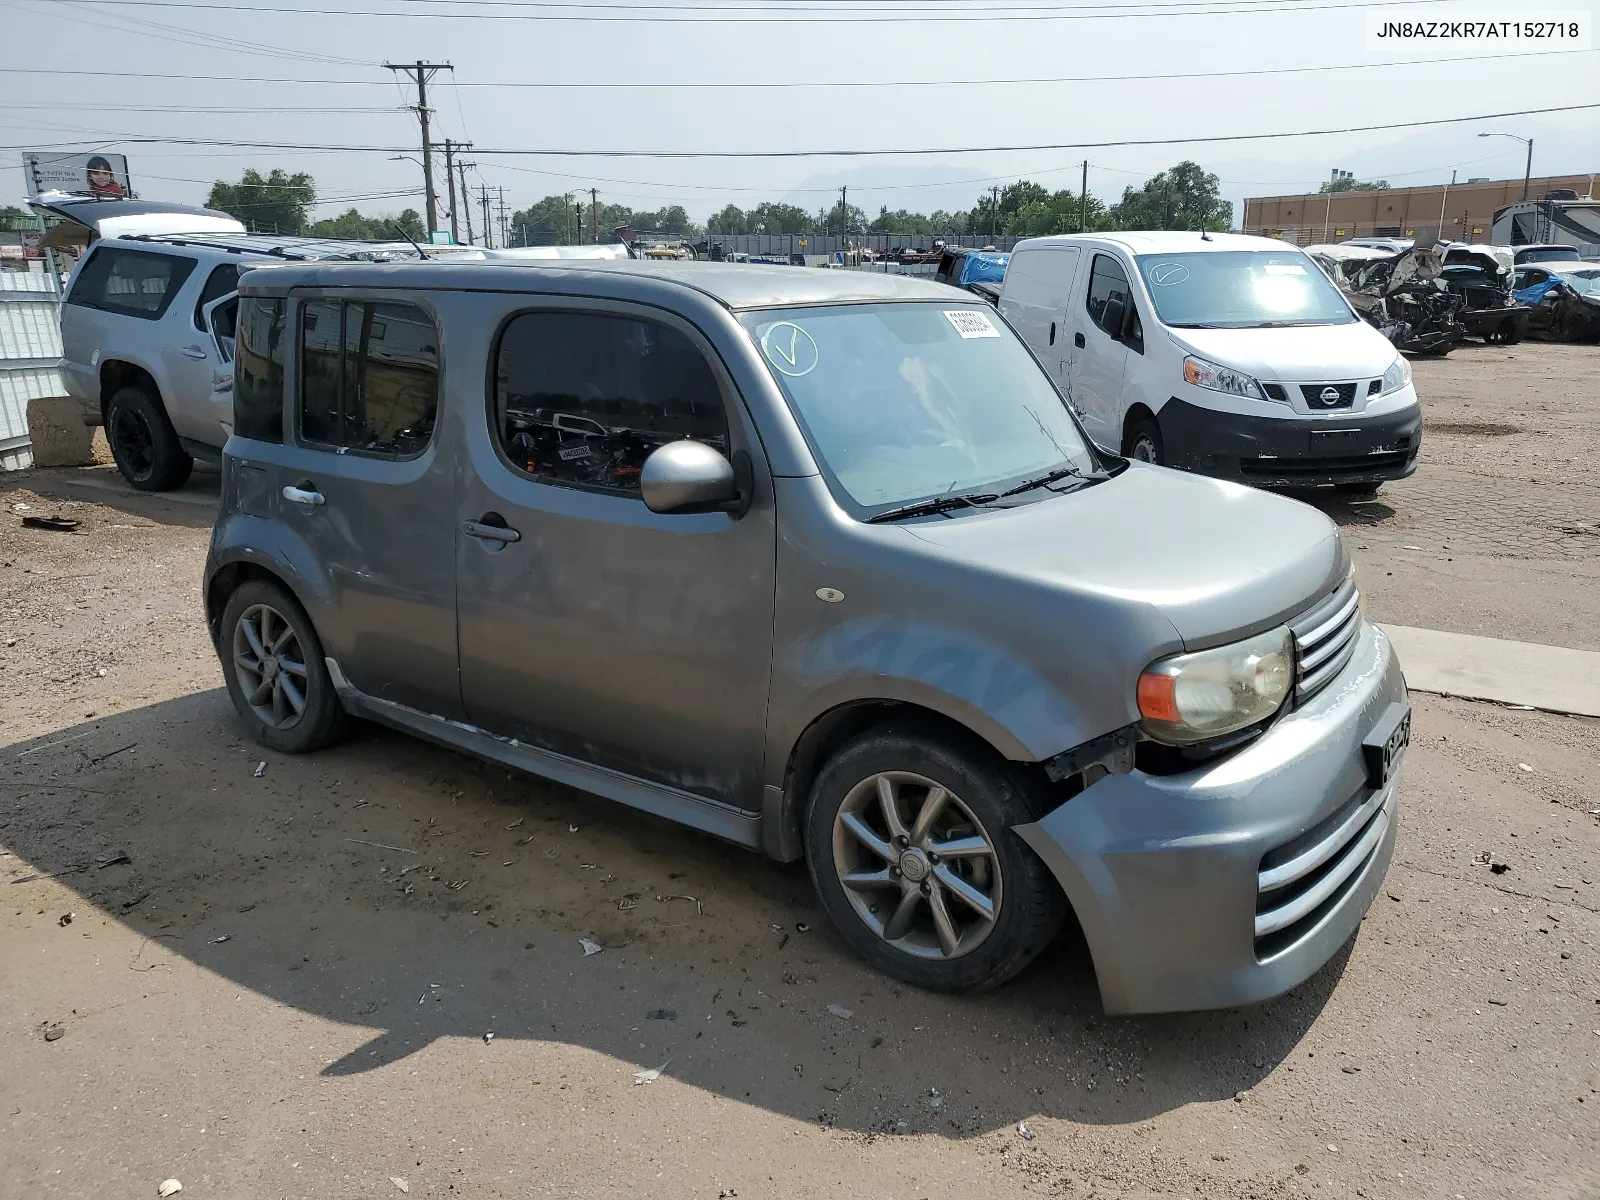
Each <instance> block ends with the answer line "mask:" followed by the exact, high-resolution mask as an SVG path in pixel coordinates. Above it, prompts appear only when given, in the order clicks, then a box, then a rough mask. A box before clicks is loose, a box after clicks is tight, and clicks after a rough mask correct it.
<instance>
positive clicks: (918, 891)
mask: <svg viewBox="0 0 1600 1200" xmlns="http://www.w3.org/2000/svg"><path fill="white" fill-rule="evenodd" d="M1029 793H1030V789H1029V788H1028V786H1027V783H1026V781H1025V780H1023V779H1022V778H1021V777H1020V776H1019V775H1017V774H1016V773H1015V772H1013V771H1012V770H1010V769H1009V768H1008V767H1007V766H1006V764H1004V763H1002V762H1000V761H998V760H994V759H992V758H991V757H990V756H989V755H987V754H985V753H982V752H979V751H974V750H969V749H968V748H967V747H965V746H958V745H951V744H950V743H949V739H948V738H941V739H938V740H935V739H933V738H929V737H927V736H924V735H922V734H920V733H918V732H916V731H913V730H904V729H884V730H875V731H872V732H869V733H866V734H864V735H862V736H861V737H859V738H857V739H856V740H855V741H853V742H851V743H849V744H848V745H847V746H845V748H844V749H843V750H841V751H840V752H839V753H838V754H837V755H835V756H834V758H833V759H832V760H830V761H829V763H828V764H827V766H826V767H824V768H823V770H822V772H821V774H820V775H819V776H818V778H817V783H816V786H815V788H814V789H813V791H812V796H811V805H810V809H809V812H808V815H807V822H806V825H807V828H806V834H807V836H806V860H807V864H808V865H809V867H810V869H811V879H812V882H813V883H814V884H815V885H816V889H817V893H818V895H819V896H820V897H821V899H822V904H823V907H824V908H825V909H826V910H827V913H828V916H829V917H830V918H831V919H832V921H833V924H834V926H835V927H836V928H837V929H838V931H839V932H840V934H841V935H843V937H844V939H845V941H847V942H849V943H850V945H851V947H852V948H853V949H854V950H855V951H856V953H858V954H859V955H861V957H862V958H864V959H866V960H867V962H868V963H870V964H871V965H872V966H874V967H876V968H877V969H878V970H880V971H883V972H884V973H885V974H887V975H892V976H894V977H895V978H897V979H902V980H904V981H905V982H907V983H910V984H913V985H915V986H917V987H923V988H929V989H932V990H934V991H952V992H953V991H974V990H979V989H983V988H990V987H995V986H997V985H999V984H1001V983H1004V982H1005V981H1006V980H1007V979H1010V978H1011V977H1012V976H1013V975H1015V974H1016V973H1017V972H1018V971H1020V970H1022V968H1023V967H1025V966H1027V965H1028V963H1030V962H1032V961H1033V959H1034V958H1035V957H1037V955H1038V954H1039V953H1040V951H1042V950H1043V949H1044V948H1045V946H1046V945H1048V944H1049V942H1050V939H1051V937H1052V936H1053V935H1054V934H1055V931H1056V929H1057V927H1058V926H1059V925H1060V923H1061V919H1062V916H1063V914H1064V912H1065V902H1064V898H1063V896H1062V894H1061V889H1060V887H1059V886H1058V885H1057V884H1056V881H1055V879H1054V878H1053V877H1052V876H1051V874H1050V872H1049V870H1048V869H1047V868H1046V867H1045V865H1044V863H1043V862H1041V861H1040V860H1039V858H1038V856H1037V855H1035V854H1034V852H1033V851H1032V850H1031V849H1030V848H1029V847H1028V846H1027V845H1026V844H1025V843H1024V842H1023V841H1022V839H1021V838H1019V837H1017V836H1016V835H1015V834H1013V833H1012V832H1011V827H1012V826H1013V825H1019V824H1024V823H1026V822H1028V821H1031V820H1033V819H1034V817H1035V816H1036V815H1037V814H1036V813H1035V811H1034V808H1035V807H1043V806H1036V805H1035V804H1033V803H1032V802H1031V801H1030V794H1029Z"/></svg>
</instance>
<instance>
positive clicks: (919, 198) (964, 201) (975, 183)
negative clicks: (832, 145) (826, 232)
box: [783, 163, 1006, 216]
mask: <svg viewBox="0 0 1600 1200" xmlns="http://www.w3.org/2000/svg"><path fill="white" fill-rule="evenodd" d="M1005 183H1006V180H1004V179H998V178H996V177H994V176H992V175H986V174H984V173H983V171H982V170H981V169H979V168H974V167H971V166H962V165H961V164H960V163H935V164H932V165H929V166H902V165H898V164H892V163H886V164H872V165H863V166H859V167H849V168H846V169H844V170H841V171H833V172H826V173H823V174H818V175H812V176H809V177H808V178H806V179H803V180H801V181H800V182H799V183H798V184H796V185H795V187H794V188H793V190H791V191H790V192H789V194H788V195H786V196H784V197H783V199H784V202H785V203H788V204H795V205H799V206H800V207H801V208H803V209H805V210H806V211H807V212H816V211H817V209H819V208H831V207H832V206H833V205H835V204H837V203H838V202H839V189H840V188H841V187H848V188H849V189H850V203H851V204H853V205H855V206H856V207H857V208H859V209H861V210H862V211H863V212H864V213H866V214H867V215H868V216H877V214H878V210H879V209H880V208H883V207H884V206H886V205H887V206H888V208H889V211H890V212H894V211H895V210H896V209H901V208H904V209H908V210H910V211H911V212H921V213H929V212H933V211H934V210H935V209H941V208H942V209H944V210H945V211H946V212H955V211H957V210H958V209H959V210H961V211H963V212H965V211H966V210H967V209H969V208H971V207H972V205H973V203H974V202H975V201H976V199H977V198H978V196H979V194H980V193H982V192H986V191H988V190H989V189H990V188H991V187H993V186H994V185H995V184H1000V185H1001V186H1004V185H1005Z"/></svg>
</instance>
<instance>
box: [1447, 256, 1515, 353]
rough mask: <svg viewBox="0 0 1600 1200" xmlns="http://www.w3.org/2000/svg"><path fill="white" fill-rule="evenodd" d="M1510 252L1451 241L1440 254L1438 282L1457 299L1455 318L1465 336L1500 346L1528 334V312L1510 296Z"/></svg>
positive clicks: (1511, 260) (1511, 268)
mask: <svg viewBox="0 0 1600 1200" xmlns="http://www.w3.org/2000/svg"><path fill="white" fill-rule="evenodd" d="M1514 270H1515V266H1514V263H1513V259H1512V252H1511V251H1510V250H1509V249H1507V248H1506V247H1504V246H1473V245H1468V244H1466V243H1465V242H1452V243H1450V245H1449V246H1448V247H1447V248H1446V249H1445V252H1444V273H1443V274H1442V275H1441V276H1440V280H1441V281H1442V282H1443V283H1444V286H1445V287H1446V288H1448V289H1449V290H1450V291H1451V292H1453V293H1454V294H1455V295H1457V296H1459V297H1461V301H1462V306H1461V311H1460V312H1459V313H1458V314H1457V315H1456V319H1457V320H1458V321H1460V322H1461V328H1462V330H1463V331H1464V332H1465V333H1466V334H1467V336H1469V337H1481V338H1482V339H1483V340H1484V341H1486V342H1490V343H1493V344H1499V345H1504V346H1512V345H1515V344H1516V343H1517V342H1520V341H1521V340H1522V338H1523V336H1524V335H1525V334H1526V333H1527V332H1528V309H1527V307H1526V306H1525V305H1523V304H1520V303H1518V301H1517V299H1516V297H1515V296H1513V295H1512V290H1511V289H1512V286H1513V285H1512V272H1513V271H1514Z"/></svg>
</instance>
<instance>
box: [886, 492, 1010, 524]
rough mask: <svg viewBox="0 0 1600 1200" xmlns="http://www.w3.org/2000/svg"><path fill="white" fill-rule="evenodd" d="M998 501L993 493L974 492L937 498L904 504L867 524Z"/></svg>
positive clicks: (973, 506) (888, 510)
mask: <svg viewBox="0 0 1600 1200" xmlns="http://www.w3.org/2000/svg"><path fill="white" fill-rule="evenodd" d="M998 499H1000V497H999V496H997V495H995V494H994V493H993V492H982V493H979V492H973V493H969V494H968V495H964V496H935V497H933V499H931V500H918V501H916V502H915V503H912V504H902V505H901V506H900V507H899V508H890V509H886V510H884V511H883V512H881V513H876V514H874V515H873V516H870V517H868V518H867V524H868V525H877V524H879V523H881V522H883V521H898V520H899V519H900V518H901V517H924V516H928V515H930V514H932V513H942V512H948V511H949V510H950V509H952V508H977V507H979V506H980V505H984V504H988V503H989V502H990V501H991V500H998Z"/></svg>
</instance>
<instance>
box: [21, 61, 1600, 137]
mask: <svg viewBox="0 0 1600 1200" xmlns="http://www.w3.org/2000/svg"><path fill="white" fill-rule="evenodd" d="M1596 52H1597V51H1596V50H1593V49H1590V50H1530V51H1527V52H1524V53H1513V54H1466V55H1460V56H1457V57H1453V58H1415V59H1401V60H1395V61H1389V60H1383V61H1378V62H1359V63H1331V64H1328V65H1325V66H1311V67H1258V68H1249V69H1245V70H1237V71H1165V72H1156V73H1145V74H1119V75H1052V76H1035V77H1012V78H996V79H845V80H833V81H828V80H815V81H813V80H780V81H773V80H749V81H745V80H616V81H600V80H581V81H569V82H558V81H553V80H530V79H517V80H503V81H493V82H480V83H473V82H466V83H463V82H460V81H457V80H455V79H452V80H451V85H450V86H451V87H452V88H455V89H457V90H459V89H461V88H543V89H547V90H554V91H563V90H569V89H578V88H583V89H591V90H592V89H596V88H608V89H616V90H640V89H662V90H687V89H703V90H739V89H749V90H772V89H792V88H812V89H815V88H943V87H1007V86H1022V85H1032V84H1055V83H1142V82H1152V81H1158V80H1173V79H1240V78H1249V77H1254V76H1263V75H1310V74H1324V73H1329V72H1334V71H1371V70H1378V69H1382V68H1388V67H1420V66H1432V65H1434V64H1441V65H1442V64H1448V63H1463V62H1474V63H1477V62H1493V61H1497V60H1504V59H1514V58H1547V57H1556V56H1560V55H1564V54H1594V53H1596ZM0 75H51V76H80V77H82V76H88V77H96V78H110V79H139V80H148V79H177V80H185V81H190V82H198V83H281V84H292V85H294V86H296V87H381V88H387V87H389V86H390V84H389V83H383V82H379V81H377V80H370V79H288V78H278V77H269V76H239V75H176V74H171V75H164V74H152V73H148V72H144V71H52V70H50V69H48V68H44V67H0ZM40 107H47V105H44V104H41V105H40ZM55 107H76V106H70V105H56V106H55ZM194 111H205V110H203V109H197V110H194ZM349 111H357V112H360V111H366V110H362V109H354V110H349ZM374 111H376V110H374ZM383 111H388V110H383ZM462 124H463V132H464V131H465V119H464V117H463V122H462Z"/></svg>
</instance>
